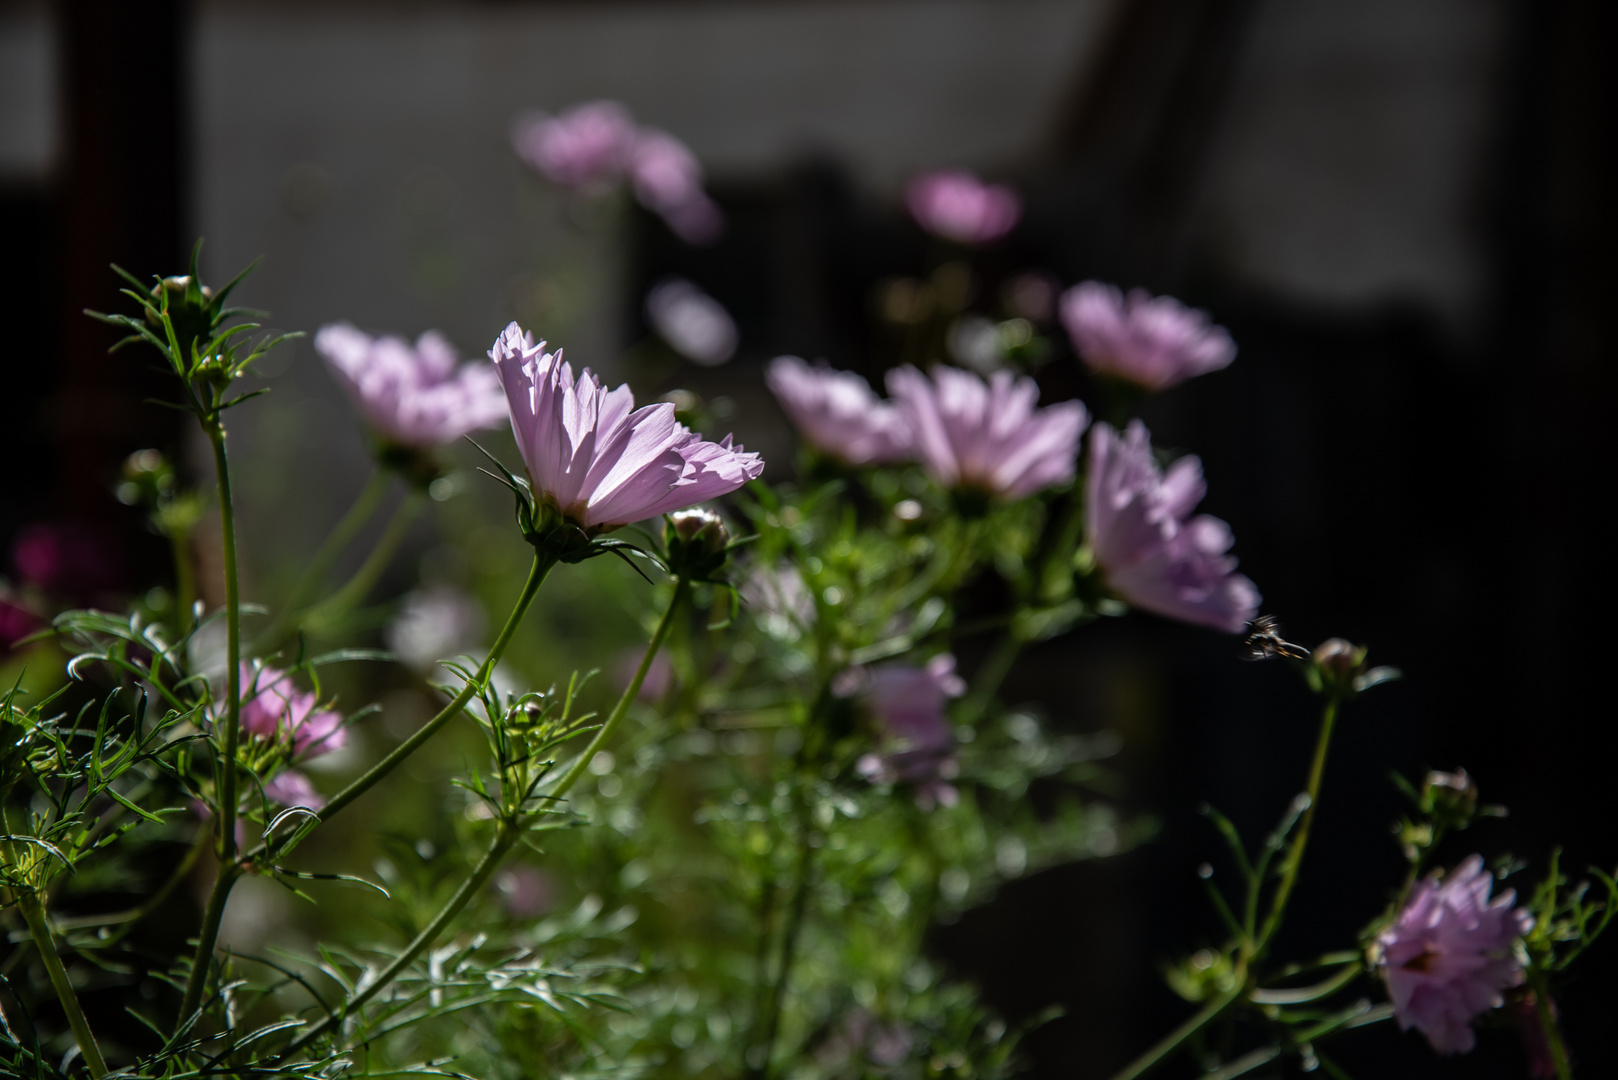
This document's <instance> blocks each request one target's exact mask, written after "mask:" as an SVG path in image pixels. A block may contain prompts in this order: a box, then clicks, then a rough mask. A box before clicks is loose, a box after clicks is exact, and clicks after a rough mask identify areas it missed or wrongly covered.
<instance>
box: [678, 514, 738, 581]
mask: <svg viewBox="0 0 1618 1080" xmlns="http://www.w3.org/2000/svg"><path fill="white" fill-rule="evenodd" d="M663 546H664V547H665V548H666V549H667V550H668V556H669V568H670V569H671V570H673V571H674V573H676V574H678V575H679V576H680V577H683V578H688V579H690V580H692V581H701V580H704V579H706V578H709V577H711V576H713V575H714V574H715V573H717V572H718V571H719V569H720V567H722V566H724V565H725V558H726V556H727V555H728V549H729V547H730V533H729V532H728V531H726V529H725V522H724V520H723V519H722V518H720V516H719V515H718V514H716V513H714V512H713V511H712V510H681V511H678V512H677V513H673V514H670V515H669V516H668V523H667V525H666V526H665V527H664V529H663Z"/></svg>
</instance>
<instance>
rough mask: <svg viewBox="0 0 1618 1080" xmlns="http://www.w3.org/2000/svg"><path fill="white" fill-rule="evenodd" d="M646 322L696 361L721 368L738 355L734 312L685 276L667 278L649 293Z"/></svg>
mask: <svg viewBox="0 0 1618 1080" xmlns="http://www.w3.org/2000/svg"><path fill="white" fill-rule="evenodd" d="M646 321H647V322H649V323H651V324H652V329H654V330H656V331H657V332H658V334H659V336H661V337H662V338H663V340H664V341H666V342H668V343H669V347H670V348H672V349H673V350H674V351H675V352H677V353H679V354H680V355H681V356H683V357H685V358H686V359H687V360H690V361H691V362H692V363H694V364H701V365H702V366H703V367H718V366H719V365H720V364H723V363H724V362H725V361H726V360H729V359H730V358H731V357H732V356H734V355H735V354H736V323H735V321H734V320H733V319H731V317H730V312H728V311H726V310H725V309H724V307H723V306H722V305H721V304H720V303H719V301H717V300H715V299H714V298H713V297H711V296H709V295H708V294H707V293H705V292H703V291H702V290H701V289H699V288H698V287H697V286H696V285H694V284H692V283H691V282H689V281H687V280H685V279H684V278H677V277H671V278H664V279H663V280H662V281H660V282H658V283H657V284H656V285H654V286H653V287H652V291H651V292H649V293H647V294H646Z"/></svg>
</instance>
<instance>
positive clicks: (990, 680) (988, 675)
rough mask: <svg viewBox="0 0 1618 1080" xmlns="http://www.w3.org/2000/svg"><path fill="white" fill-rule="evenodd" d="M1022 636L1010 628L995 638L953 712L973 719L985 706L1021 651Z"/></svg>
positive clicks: (1003, 680) (987, 705) (963, 717)
mask: <svg viewBox="0 0 1618 1080" xmlns="http://www.w3.org/2000/svg"><path fill="white" fill-rule="evenodd" d="M1022 644H1023V643H1022V639H1020V638H1019V637H1018V636H1017V635H1016V633H1014V632H1013V631H1011V630H1007V631H1006V632H1005V633H1004V634H1002V635H1000V640H999V641H997V642H995V645H994V648H993V650H991V651H990V653H989V655H988V656H986V657H984V659H983V663H982V664H981V665H980V666H979V667H978V670H977V672H976V674H974V675H973V677H972V691H971V693H969V694H967V696H966V699H965V700H964V701H962V702H961V706H960V709H959V711H958V712H957V715H958V716H959V717H961V718H962V720H964V721H965V722H966V723H969V724H972V723H976V722H977V721H978V720H980V719H981V718H982V717H983V714H984V713H985V712H987V711H988V709H989V702H991V701H993V700H994V695H995V693H996V692H997V691H999V689H1000V684H1001V683H1003V682H1005V681H1006V676H1007V675H1009V674H1011V666H1012V665H1013V664H1015V663H1016V662H1017V654H1018V653H1020V652H1021V651H1022Z"/></svg>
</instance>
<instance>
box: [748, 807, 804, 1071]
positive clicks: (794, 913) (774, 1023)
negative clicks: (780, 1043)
mask: <svg viewBox="0 0 1618 1080" xmlns="http://www.w3.org/2000/svg"><path fill="white" fill-rule="evenodd" d="M798 801H799V812H798V869H797V880H796V881H794V882H793V883H792V906H791V907H790V908H789V909H788V911H787V925H786V929H785V931H784V932H783V933H782V935H781V961H780V963H779V964H778V965H777V967H776V971H775V979H774V980H773V981H772V982H771V984H770V987H769V990H768V992H767V994H766V997H765V1004H764V1030H763V1032H762V1034H761V1035H760V1036H759V1041H758V1045H757V1047H756V1048H755V1049H756V1050H757V1051H758V1052H757V1054H756V1055H755V1054H752V1053H749V1055H748V1056H749V1057H750V1058H752V1059H753V1060H752V1061H750V1062H749V1063H748V1072H747V1075H748V1076H749V1077H756V1078H758V1080H769V1076H770V1071H771V1070H770V1066H771V1061H770V1058H771V1057H773V1056H774V1054H775V1039H776V1035H777V1033H778V1032H779V1031H780V1028H781V1006H782V1003H783V1002H784V1001H785V1000H786V993H787V984H788V982H789V981H790V980H791V978H792V967H793V964H794V963H795V962H796V960H797V952H798V937H799V935H800V933H801V932H802V930H803V916H804V912H805V910H806V909H807V908H808V905H809V878H810V875H811V874H812V873H813V871H814V847H813V846H812V845H811V844H810V843H809V821H808V815H807V814H806V813H805V812H804V810H805V808H804V807H803V806H802V801H803V798H802V793H801V791H800V793H799V799H798Z"/></svg>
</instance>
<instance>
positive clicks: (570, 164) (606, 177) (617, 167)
mask: <svg viewBox="0 0 1618 1080" xmlns="http://www.w3.org/2000/svg"><path fill="white" fill-rule="evenodd" d="M636 140H637V134H636V131H635V122H634V121H633V120H631V119H630V118H629V112H628V110H626V109H625V108H624V107H623V106H622V105H620V104H618V103H617V102H616V101H591V102H587V103H586V104H583V105H575V106H574V107H573V108H571V109H568V110H566V111H564V112H562V113H561V114H559V115H557V116H546V115H544V114H543V113H531V114H529V115H527V116H521V117H518V118H517V121H516V122H515V123H514V124H513V125H512V129H511V143H512V146H513V148H515V149H516V151H517V156H518V157H520V158H522V160H523V161H524V162H526V163H527V164H528V165H530V166H531V167H533V168H534V169H536V170H537V171H538V172H539V173H540V174H541V175H543V176H544V177H545V178H546V179H547V180H550V181H551V182H552V183H555V184H560V185H562V186H563V187H567V188H575V189H590V188H601V187H605V186H606V185H608V184H611V183H613V182H615V181H617V180H619V179H620V178H621V177H622V176H623V174H624V170H625V169H627V168H628V167H629V162H630V158H631V156H632V155H633V154H634V152H635V144H636Z"/></svg>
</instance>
